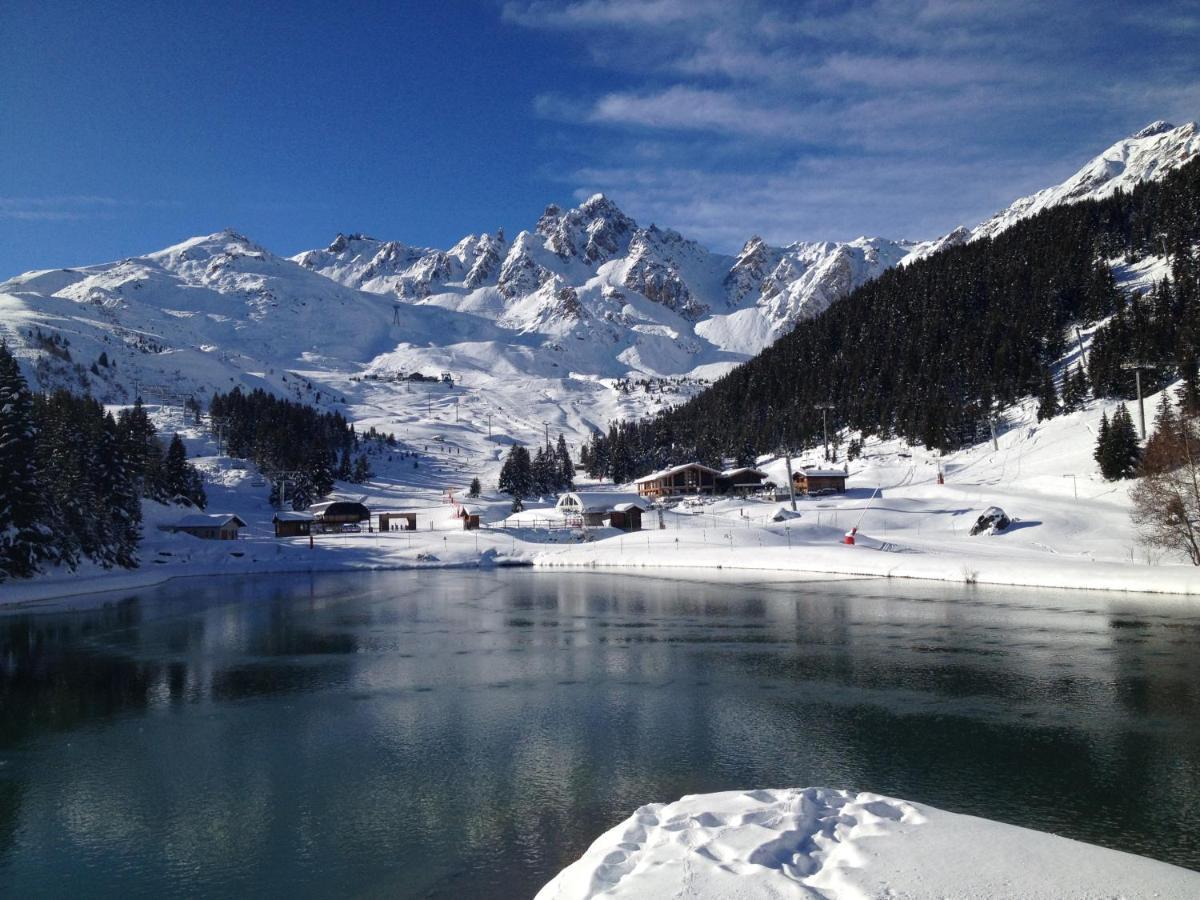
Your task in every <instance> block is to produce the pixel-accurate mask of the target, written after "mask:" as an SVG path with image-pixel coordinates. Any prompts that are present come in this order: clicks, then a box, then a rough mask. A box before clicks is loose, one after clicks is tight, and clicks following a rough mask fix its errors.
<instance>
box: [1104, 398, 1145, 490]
mask: <svg viewBox="0 0 1200 900" xmlns="http://www.w3.org/2000/svg"><path fill="white" fill-rule="evenodd" d="M1095 458H1096V461H1097V462H1098V463H1099V464H1100V474H1101V475H1103V476H1104V477H1105V478H1106V479H1108V480H1109V481H1117V480H1119V479H1122V478H1131V477H1133V475H1134V474H1135V473H1136V472H1137V468H1138V461H1139V459H1140V458H1141V449H1140V447H1139V445H1138V437H1137V430H1136V429H1135V428H1134V426H1133V419H1132V418H1131V417H1130V415H1129V410H1128V409H1127V408H1126V406H1125V405H1124V404H1121V405H1120V406H1118V407H1117V411H1116V412H1115V413H1113V417H1112V419H1111V420H1109V419H1108V418H1107V417H1106V416H1105V417H1101V419H1100V436H1099V440H1098V441H1097V442H1096V453H1095Z"/></svg>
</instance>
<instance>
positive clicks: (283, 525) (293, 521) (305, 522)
mask: <svg viewBox="0 0 1200 900" xmlns="http://www.w3.org/2000/svg"><path fill="white" fill-rule="evenodd" d="M271 522H272V523H273V524H274V525H275V537H277V538H279V537H308V536H309V535H310V534H312V525H313V514H312V513H310V512H292V511H291V510H286V511H284V512H277V513H275V515H274V516H272V517H271Z"/></svg>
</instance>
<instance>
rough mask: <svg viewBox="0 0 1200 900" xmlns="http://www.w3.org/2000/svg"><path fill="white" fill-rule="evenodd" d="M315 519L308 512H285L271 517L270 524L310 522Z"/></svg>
mask: <svg viewBox="0 0 1200 900" xmlns="http://www.w3.org/2000/svg"><path fill="white" fill-rule="evenodd" d="M314 518H315V517H314V516H313V514H312V513H310V512H292V511H291V510H285V511H284V512H277V513H275V515H274V516H273V517H272V519H271V521H272V522H311V521H312V520H313V519H314Z"/></svg>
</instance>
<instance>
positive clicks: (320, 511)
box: [308, 500, 367, 516]
mask: <svg viewBox="0 0 1200 900" xmlns="http://www.w3.org/2000/svg"><path fill="white" fill-rule="evenodd" d="M341 505H347V506H361V507H362V508H363V509H366V508H367V507H366V506H365V505H364V504H363V503H362V501H360V500H323V501H321V502H320V503H314V504H313V505H312V506H310V507H309V508H308V511H309V512H311V513H312V514H313V515H315V516H321V515H324V514H325V513H327V512H328V511H329V509H330V508H331V507H334V506H341Z"/></svg>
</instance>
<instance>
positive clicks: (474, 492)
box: [467, 478, 483, 498]
mask: <svg viewBox="0 0 1200 900" xmlns="http://www.w3.org/2000/svg"><path fill="white" fill-rule="evenodd" d="M482 491H483V485H481V484H480V483H479V479H478V478H472V479H471V486H470V487H469V488H467V496H468V497H472V498H474V497H478V496H479V495H480V493H482Z"/></svg>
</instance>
